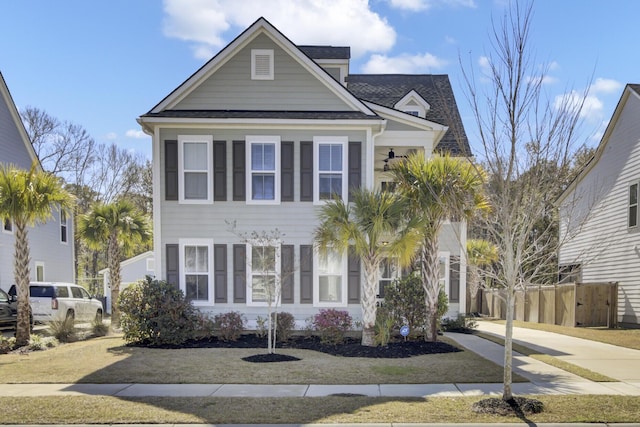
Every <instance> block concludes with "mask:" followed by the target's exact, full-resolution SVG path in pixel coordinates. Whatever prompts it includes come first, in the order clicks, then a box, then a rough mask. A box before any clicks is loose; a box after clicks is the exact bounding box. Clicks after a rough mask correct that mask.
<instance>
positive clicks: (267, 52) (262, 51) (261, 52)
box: [251, 49, 275, 80]
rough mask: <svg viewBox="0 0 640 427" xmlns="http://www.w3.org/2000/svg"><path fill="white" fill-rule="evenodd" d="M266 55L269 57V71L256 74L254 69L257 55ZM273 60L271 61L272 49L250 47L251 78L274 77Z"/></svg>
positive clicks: (269, 78) (264, 78)
mask: <svg viewBox="0 0 640 427" xmlns="http://www.w3.org/2000/svg"><path fill="white" fill-rule="evenodd" d="M258 56H268V57H269V73H268V74H258V73H257V72H256V71H257V70H256V65H257V57H258ZM273 64H274V61H273V49H251V80H273V78H274V74H275V73H274V70H273V69H274V66H273Z"/></svg>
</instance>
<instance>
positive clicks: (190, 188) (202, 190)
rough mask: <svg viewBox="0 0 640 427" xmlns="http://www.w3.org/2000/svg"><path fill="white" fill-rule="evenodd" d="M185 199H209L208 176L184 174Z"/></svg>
mask: <svg viewBox="0 0 640 427" xmlns="http://www.w3.org/2000/svg"><path fill="white" fill-rule="evenodd" d="M184 198H185V199H199V200H206V199H207V174H206V172H205V173H200V172H187V173H185V174H184Z"/></svg>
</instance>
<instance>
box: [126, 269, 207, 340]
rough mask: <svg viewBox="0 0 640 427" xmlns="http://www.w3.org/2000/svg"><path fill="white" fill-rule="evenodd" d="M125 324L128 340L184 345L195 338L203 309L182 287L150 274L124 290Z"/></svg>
mask: <svg viewBox="0 0 640 427" xmlns="http://www.w3.org/2000/svg"><path fill="white" fill-rule="evenodd" d="M118 306H119V308H120V311H121V315H122V318H121V326H122V332H123V335H124V339H125V340H126V341H128V342H141V343H147V344H149V345H152V346H159V345H180V344H183V343H184V342H186V341H188V340H190V339H192V338H194V336H195V334H196V331H197V329H198V325H199V322H200V316H199V312H198V310H197V309H196V308H194V307H193V304H191V301H189V300H187V299H186V298H185V296H184V294H183V293H182V291H181V290H180V289H178V288H176V287H175V286H173V285H171V284H169V283H167V282H165V281H164V280H155V279H152V278H151V277H149V276H147V278H146V279H145V280H142V281H139V282H137V283H135V284H133V285H131V286H129V287H127V288H126V289H124V290H123V291H122V292H121V293H120V298H119V299H118Z"/></svg>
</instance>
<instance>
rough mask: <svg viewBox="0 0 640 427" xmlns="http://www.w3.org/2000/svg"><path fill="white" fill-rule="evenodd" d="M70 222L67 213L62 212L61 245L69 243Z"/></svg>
mask: <svg viewBox="0 0 640 427" xmlns="http://www.w3.org/2000/svg"><path fill="white" fill-rule="evenodd" d="M67 228H68V220H67V213H66V212H65V211H63V210H61V211H60V243H67V242H68V241H69V238H68V236H67Z"/></svg>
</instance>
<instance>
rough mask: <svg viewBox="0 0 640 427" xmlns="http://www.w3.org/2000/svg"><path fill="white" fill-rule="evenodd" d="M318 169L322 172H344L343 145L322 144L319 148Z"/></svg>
mask: <svg viewBox="0 0 640 427" xmlns="http://www.w3.org/2000/svg"><path fill="white" fill-rule="evenodd" d="M318 156H319V158H318V167H319V170H321V171H334V172H337V171H342V145H341V144H321V145H320V146H319V147H318Z"/></svg>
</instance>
